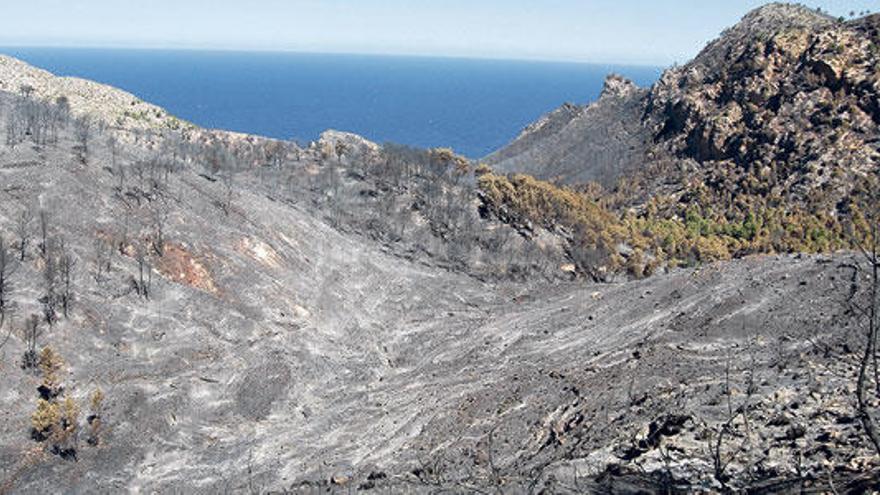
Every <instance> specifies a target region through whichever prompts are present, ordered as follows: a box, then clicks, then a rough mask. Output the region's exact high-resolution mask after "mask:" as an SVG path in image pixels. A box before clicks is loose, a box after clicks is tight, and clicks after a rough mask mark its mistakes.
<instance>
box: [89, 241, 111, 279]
mask: <svg viewBox="0 0 880 495" xmlns="http://www.w3.org/2000/svg"><path fill="white" fill-rule="evenodd" d="M94 255H95V282H97V283H101V282H102V281H103V280H104V274H105V273H109V272H110V269H111V262H112V261H113V247H112V246H111V245H110V244H109V243H108V242H107V241H105V240H104V239H102V238H100V237H95V242H94Z"/></svg>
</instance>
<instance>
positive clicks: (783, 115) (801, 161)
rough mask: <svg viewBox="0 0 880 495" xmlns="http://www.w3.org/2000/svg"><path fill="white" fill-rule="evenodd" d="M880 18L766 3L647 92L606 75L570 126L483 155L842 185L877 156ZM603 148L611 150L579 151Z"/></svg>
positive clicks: (799, 191)
mask: <svg viewBox="0 0 880 495" xmlns="http://www.w3.org/2000/svg"><path fill="white" fill-rule="evenodd" d="M878 23H880V16H877V15H874V16H869V17H866V18H863V19H859V20H855V21H851V22H840V21H837V20H834V19H831V18H829V17H827V16H825V15H822V14H819V13H816V12H814V11H811V10H809V9H806V8H804V7H800V6H795V5H786V4H771V5H768V6H766V7H763V8H761V9H758V10H756V11H754V12H752V13H750V14H749V15H747V16H746V17H745V18H744V19H743V20H742V21H741V22H740V23H739V24H738V25H736V26H735V27H733V28H731V29H729V30H728V31H726V32H725V33H723V34H722V36H721V37H720V38H719V39H718V40H716V41H714V42H712V43H711V44H710V45H709V46H707V47H706V48H705V49H704V50H703V51H702V52H701V53H700V54H699V55H698V56H697V57H696V58H695V59H694V60H693V61H692V62H690V63H688V64H687V65H684V66H682V67H678V68H673V69H670V70H668V71H667V72H666V73H664V74H663V76H662V78H661V79H660V81H659V82H658V83H657V84H655V85H654V86H653V87H652V88H651V89H650V90H649V91H639V90H635V89H633V88H631V87H630V86H629V85H626V84H622V83H621V82H620V81H619V80H618V79H616V78H611V79H609V83H608V84H606V91H605V95H603V98H602V99H600V101H598V102H597V103H595V104H593V105H591V106H590V107H587V108H585V109H579V112H577V113H578V118H573V119H571V120H570V121H569V122H570V125H568V126H564V127H560V128H558V129H553V130H551V131H549V132H546V133H544V135H541V136H535V137H533V138H532V139H531V140H530V141H529V142H523V140H522V138H520V139H518V140H517V141H515V142H514V143H513V144H512V145H511V146H510V147H509V148H505V149H504V150H501V151H499V152H498V153H496V154H494V155H492V156H491V157H489V159H488V160H489V162H490V163H492V164H494V165H496V166H497V167H498V168H500V169H501V170H505V171H524V172H528V173H534V174H536V175H538V176H540V177H545V178H549V177H561V178H562V179H563V180H565V181H567V182H581V181H584V180H596V179H597V178H598V179H600V180H599V181H600V182H602V183H604V184H605V185H607V184H608V183H609V182H613V181H614V180H615V179H617V178H619V177H621V176H622V175H623V174H625V173H626V172H627V171H631V170H633V169H634V168H635V169H642V170H643V169H646V168H651V167H652V165H654V164H658V163H662V162H673V163H674V162H679V163H690V164H694V165H695V168H696V174H695V176H696V177H698V178H700V179H703V180H705V181H707V182H711V181H712V180H720V179H721V177H722V176H724V177H727V178H730V177H734V178H735V177H736V176H738V175H742V174H744V173H747V171H748V170H749V169H754V170H762V169H764V168H766V169H767V170H765V171H764V172H763V173H764V175H765V177H764V179H766V180H767V181H768V182H772V183H773V185H774V186H778V187H779V188H780V190H783V191H787V192H790V193H791V194H793V195H794V196H795V197H801V198H802V197H804V196H806V195H808V194H809V193H810V191H811V190H812V189H815V188H818V187H823V188H825V189H830V190H836V192H839V193H840V192H844V191H845V188H846V184H847V182H848V179H850V178H851V177H852V175H853V174H860V173H864V172H865V171H867V170H872V169H874V168H876V166H877V164H878V160H880V153H878V147H880V127H878V125H880V103H878V101H880V99H878V98H880V51H878V48H877V47H878V43H880V37H878V28H877V25H878ZM609 94H610V95H612V96H613V97H612V98H610V99H609V98H608V96H609ZM609 100H610V101H609ZM611 102H613V103H611ZM607 110H612V111H607ZM574 122H576V123H574ZM573 127H577V128H578V129H579V131H572V128H573ZM602 129H612V130H613V131H612V132H610V133H609V134H610V135H606V134H605V132H604V131H603V130H602ZM620 129H625V130H626V132H624V133H621V132H619V131H620ZM620 136H625V137H629V138H628V139H623V140H621V138H620ZM601 148H606V149H610V150H618V152H617V153H613V152H612V153H611V154H610V155H603V154H602V153H596V152H594V153H592V154H589V153H588V152H589V150H593V149H601ZM569 150H578V153H569ZM621 150H626V152H625V153H621V152H620V151H621ZM585 154H587V155H588V156H585ZM633 162H635V163H633ZM527 163H528V165H526V164H527ZM609 173H610V175H609ZM652 173H655V174H656V172H652ZM661 179H662V178H661ZM734 180H735V179H734Z"/></svg>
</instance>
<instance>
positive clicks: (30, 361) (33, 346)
mask: <svg viewBox="0 0 880 495" xmlns="http://www.w3.org/2000/svg"><path fill="white" fill-rule="evenodd" d="M42 334H43V329H42V327H40V317H39V316H37V315H35V314H32V315H31V317H30V318H28V321H27V322H26V323H25V326H24V329H23V330H22V335H21V339H22V340H23V341H24V345H25V351H24V355H23V356H22V359H21V367H22V369H33V368H36V367H37V366H38V365H39V364H40V356H39V355H38V354H37V341H38V340H39V338H40V336H41V335H42Z"/></svg>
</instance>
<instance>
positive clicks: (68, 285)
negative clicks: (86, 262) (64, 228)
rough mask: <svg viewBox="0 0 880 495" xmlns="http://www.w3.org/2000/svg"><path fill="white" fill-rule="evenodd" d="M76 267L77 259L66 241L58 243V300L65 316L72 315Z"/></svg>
mask: <svg viewBox="0 0 880 495" xmlns="http://www.w3.org/2000/svg"><path fill="white" fill-rule="evenodd" d="M75 267H76V259H74V257H73V255H72V254H71V252H70V250H69V249H68V248H67V245H66V244H65V243H64V241H61V242H59V244H58V275H59V280H58V285H59V287H58V288H59V292H58V300H59V304H60V305H61V312H62V313H63V314H64V318H65V319H66V318H69V317H70V308H71V306H72V305H73V270H74V268H75Z"/></svg>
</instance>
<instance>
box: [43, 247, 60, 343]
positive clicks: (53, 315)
mask: <svg viewBox="0 0 880 495" xmlns="http://www.w3.org/2000/svg"><path fill="white" fill-rule="evenodd" d="M54 251H55V249H54V247H50V248H47V249H46V256H45V259H44V262H45V266H44V267H43V296H42V297H40V299H39V302H40V304H41V305H42V307H43V319H44V320H45V321H46V324H47V325H49V328H52V327H53V326H54V325H55V322H56V321H58V313H57V311H56V309H57V307H58V278H59V277H58V257H57V256H56V255H55V253H54Z"/></svg>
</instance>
